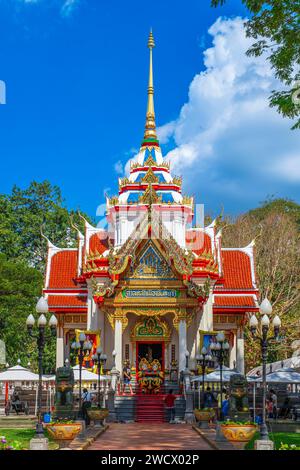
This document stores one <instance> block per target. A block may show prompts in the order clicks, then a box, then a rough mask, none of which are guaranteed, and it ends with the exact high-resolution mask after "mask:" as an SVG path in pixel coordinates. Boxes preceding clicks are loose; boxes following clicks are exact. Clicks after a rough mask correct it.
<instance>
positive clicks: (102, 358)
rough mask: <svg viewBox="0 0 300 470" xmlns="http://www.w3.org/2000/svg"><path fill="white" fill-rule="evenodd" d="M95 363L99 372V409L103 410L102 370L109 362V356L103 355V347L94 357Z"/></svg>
mask: <svg viewBox="0 0 300 470" xmlns="http://www.w3.org/2000/svg"><path fill="white" fill-rule="evenodd" d="M93 361H94V362H96V363H97V370H98V408H101V392H100V378H101V369H102V367H103V365H104V364H105V363H106V361H107V356H106V354H103V353H102V348H101V346H99V347H98V348H97V351H96V354H94V355H93Z"/></svg>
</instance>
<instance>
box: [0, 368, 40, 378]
mask: <svg viewBox="0 0 300 470" xmlns="http://www.w3.org/2000/svg"><path fill="white" fill-rule="evenodd" d="M38 380H39V376H38V374H35V373H34V372H31V370H29V369H26V368H25V367H22V366H19V365H17V366H13V367H9V368H8V369H7V370H5V371H4V372H1V373H0V382H38Z"/></svg>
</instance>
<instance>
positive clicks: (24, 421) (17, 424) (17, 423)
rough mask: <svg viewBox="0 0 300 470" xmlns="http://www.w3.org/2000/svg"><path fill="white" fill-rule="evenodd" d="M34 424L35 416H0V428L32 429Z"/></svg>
mask: <svg viewBox="0 0 300 470" xmlns="http://www.w3.org/2000/svg"><path fill="white" fill-rule="evenodd" d="M35 425H36V417H35V416H30V415H28V416H26V415H24V414H22V415H9V416H2V415H1V416H0V428H1V429H16V428H18V429H34V428H35Z"/></svg>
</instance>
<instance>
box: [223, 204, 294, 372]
mask: <svg viewBox="0 0 300 470" xmlns="http://www.w3.org/2000/svg"><path fill="white" fill-rule="evenodd" d="M299 220H300V205H299V204H297V203H295V202H293V201H290V200H285V199H269V200H267V201H265V202H264V203H262V205H261V206H260V207H258V208H256V209H253V210H250V211H249V212H247V213H246V214H242V215H241V216H239V217H237V218H236V219H233V220H232V219H231V218H226V219H225V220H223V222H222V223H221V225H223V226H224V234H223V246H228V247H237V246H246V245H248V243H249V242H250V241H251V240H252V239H254V238H255V237H256V243H255V262H256V272H257V277H258V287H259V290H260V293H261V298H260V300H262V299H263V298H264V297H265V296H266V297H268V298H269V300H270V301H271V303H272V305H273V308H274V312H276V313H278V315H279V316H280V317H281V320H282V329H281V335H282V338H281V341H280V342H279V343H274V344H272V346H271V347H270V348H269V360H270V361H274V360H280V359H285V358H287V357H290V356H291V354H292V349H291V343H292V341H294V340H296V339H297V338H299V332H300V328H299V326H300V324H299V313H300V289H299V287H300V244H299V236H300V224H299ZM246 340H247V342H246V362H247V365H248V368H252V367H254V366H255V365H258V364H259V362H260V351H259V348H258V344H257V342H253V340H252V338H251V335H250V334H249V331H248V330H247V329H246Z"/></svg>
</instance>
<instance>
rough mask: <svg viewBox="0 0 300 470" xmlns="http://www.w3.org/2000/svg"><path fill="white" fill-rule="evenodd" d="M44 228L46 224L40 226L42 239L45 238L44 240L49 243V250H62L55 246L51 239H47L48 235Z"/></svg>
mask: <svg viewBox="0 0 300 470" xmlns="http://www.w3.org/2000/svg"><path fill="white" fill-rule="evenodd" d="M44 227H45V224H42V225H41V226H40V233H41V237H42V238H44V239H45V240H46V241H47V243H48V248H52V249H54V250H61V248H59V247H58V246H56V245H54V244H53V243H52V242H51V241H50V240H49V238H48V237H46V235H45V234H44V232H43V229H44Z"/></svg>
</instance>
